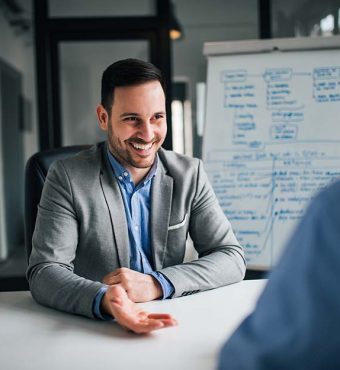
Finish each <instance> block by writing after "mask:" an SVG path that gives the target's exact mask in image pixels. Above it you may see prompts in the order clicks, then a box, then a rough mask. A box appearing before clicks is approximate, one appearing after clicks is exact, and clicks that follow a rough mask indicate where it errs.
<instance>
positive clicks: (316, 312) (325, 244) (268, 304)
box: [219, 181, 340, 370]
mask: <svg viewBox="0 0 340 370" xmlns="http://www.w3.org/2000/svg"><path fill="white" fill-rule="evenodd" d="M339 208H340V181H338V182H336V183H334V184H333V185H331V186H329V187H328V188H326V189H325V190H323V191H322V192H321V193H320V194H319V195H318V196H317V197H316V198H315V199H314V200H313V202H312V203H311V205H310V206H309V208H308V210H307V212H306V215H305V217H304V219H303V220H302V222H301V223H300V225H299V227H298V228H297V230H296V231H295V233H294V234H293V236H292V238H291V240H290V243H289V245H288V247H287V249H286V251H285V253H284V255H283V257H282V258H281V260H280V262H279V264H278V265H277V267H276V268H275V269H274V271H273V273H272V275H271V277H270V279H269V282H268V284H267V286H266V288H265V290H264V292H263V294H262V295H261V297H260V299H259V301H258V304H257V307H256V309H255V311H254V312H253V313H252V314H251V315H250V316H249V317H248V318H246V319H245V320H244V322H243V323H242V324H241V325H240V327H239V328H238V329H237V330H236V332H235V333H234V334H233V335H232V337H231V338H230V340H229V341H228V342H227V343H226V344H225V345H224V347H223V349H222V352H221V354H220V361H219V370H226V369H228V370H234V369H238V370H248V369H249V370H250V369H251V370H259V369H261V370H274V369H275V370H281V369H286V370H288V369H289V370H295V369H299V370H303V369H308V370H315V369H322V370H333V369H334V370H335V369H337V370H339V369H340V289H339V284H340V212H339Z"/></svg>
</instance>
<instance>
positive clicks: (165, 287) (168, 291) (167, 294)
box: [148, 271, 175, 299]
mask: <svg viewBox="0 0 340 370" xmlns="http://www.w3.org/2000/svg"><path fill="white" fill-rule="evenodd" d="M148 275H152V276H153V277H154V278H155V279H156V280H157V281H158V282H159V284H160V286H161V287H162V291H163V297H162V299H167V298H171V296H172V294H173V293H174V291H175V288H174V286H173V285H172V284H171V282H170V281H169V280H168V279H167V278H166V277H165V276H164V275H163V274H162V273H161V272H158V271H152V272H150V273H149V274H148Z"/></svg>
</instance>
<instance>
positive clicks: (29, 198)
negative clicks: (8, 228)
mask: <svg viewBox="0 0 340 370" xmlns="http://www.w3.org/2000/svg"><path fill="white" fill-rule="evenodd" d="M89 147H90V145H73V146H66V147H62V148H58V149H52V150H46V151H42V152H38V153H36V154H34V155H33V156H32V157H31V158H29V160H28V161H27V164H26V171H25V248H26V257H27V261H28V260H29V257H30V255H31V251H32V236H33V231H34V227H35V220H36V218H37V211H38V204H39V202H40V197H41V192H42V189H43V186H44V183H45V179H46V175H47V171H48V169H49V167H50V165H51V164H52V163H53V162H54V161H55V160H57V159H64V158H67V157H70V156H72V155H75V154H77V153H78V152H80V151H81V150H84V149H88V148H89Z"/></svg>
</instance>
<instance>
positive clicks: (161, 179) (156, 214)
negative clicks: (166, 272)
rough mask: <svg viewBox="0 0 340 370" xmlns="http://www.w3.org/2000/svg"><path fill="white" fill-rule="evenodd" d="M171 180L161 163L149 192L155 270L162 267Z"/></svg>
mask: <svg viewBox="0 0 340 370" xmlns="http://www.w3.org/2000/svg"><path fill="white" fill-rule="evenodd" d="M172 187H173V178H172V177H170V176H169V175H167V174H166V170H165V168H164V166H163V164H162V162H161V161H159V168H158V170H157V172H156V175H155V178H154V179H153V183H152V190H151V197H152V198H151V224H150V227H151V244H152V250H153V257H154V265H155V269H156V270H158V269H161V268H162V267H163V260H164V252H165V247H166V243H167V239H168V226H169V220H170V211H171V201H172Z"/></svg>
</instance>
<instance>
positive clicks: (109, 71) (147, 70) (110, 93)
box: [101, 58, 165, 113]
mask: <svg viewBox="0 0 340 370" xmlns="http://www.w3.org/2000/svg"><path fill="white" fill-rule="evenodd" d="M149 81H159V82H160V84H161V85H162V87H163V90H165V87H164V80H163V76H162V72H161V71H160V70H159V69H158V68H157V67H155V66H154V65H153V64H152V63H149V62H145V61H143V60H139V59H132V58H129V59H123V60H119V61H118V62H115V63H113V64H111V65H109V66H108V67H107V68H106V70H105V71H104V72H103V76H102V90H101V104H102V106H103V107H104V108H105V109H106V111H107V112H108V113H110V112H111V107H112V103H113V97H114V90H115V88H116V87H121V86H134V85H139V84H142V83H145V82H149Z"/></svg>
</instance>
